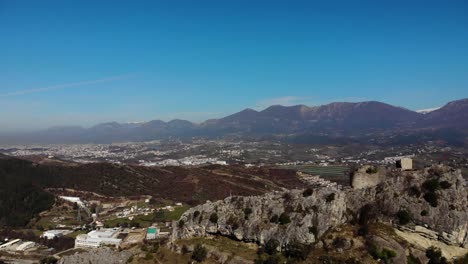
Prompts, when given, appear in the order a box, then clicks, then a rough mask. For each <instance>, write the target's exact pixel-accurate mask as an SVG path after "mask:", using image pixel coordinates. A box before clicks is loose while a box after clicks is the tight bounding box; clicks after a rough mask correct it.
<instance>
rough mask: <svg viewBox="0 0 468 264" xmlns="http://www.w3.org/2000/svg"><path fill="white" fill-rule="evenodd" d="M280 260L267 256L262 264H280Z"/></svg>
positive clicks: (277, 257) (275, 256) (274, 256)
mask: <svg viewBox="0 0 468 264" xmlns="http://www.w3.org/2000/svg"><path fill="white" fill-rule="evenodd" d="M280 263H281V258H280V256H278V255H273V256H268V258H267V259H266V260H265V261H264V262H263V264H280Z"/></svg>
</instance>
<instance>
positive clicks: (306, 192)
mask: <svg viewBox="0 0 468 264" xmlns="http://www.w3.org/2000/svg"><path fill="white" fill-rule="evenodd" d="M313 193H314V190H313V189H311V188H307V189H305V190H304V192H302V196H304V197H309V196H311V195H312V194H313Z"/></svg>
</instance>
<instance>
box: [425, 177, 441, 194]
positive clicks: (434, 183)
mask: <svg viewBox="0 0 468 264" xmlns="http://www.w3.org/2000/svg"><path fill="white" fill-rule="evenodd" d="M422 187H423V188H424V189H425V190H427V191H429V192H435V191H436V190H438V189H440V184H439V180H437V179H430V180H427V181H425V182H424V183H423V185H422Z"/></svg>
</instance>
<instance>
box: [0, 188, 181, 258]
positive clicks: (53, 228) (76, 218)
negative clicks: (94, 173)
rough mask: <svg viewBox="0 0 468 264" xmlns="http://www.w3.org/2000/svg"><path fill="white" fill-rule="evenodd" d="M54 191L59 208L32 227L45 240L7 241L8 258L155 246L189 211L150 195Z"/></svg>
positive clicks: (1, 245)
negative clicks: (108, 195)
mask: <svg viewBox="0 0 468 264" xmlns="http://www.w3.org/2000/svg"><path fill="white" fill-rule="evenodd" d="M49 191H50V192H53V193H55V194H56V195H57V196H56V204H55V205H54V208H52V209H51V210H50V211H47V212H43V213H42V214H41V216H40V219H38V220H37V221H36V222H35V223H34V224H33V226H32V228H31V230H32V232H33V233H34V234H35V235H36V236H39V239H40V240H37V238H35V239H34V240H35V241H31V240H28V239H26V238H20V237H7V238H4V239H3V240H2V241H0V251H1V253H2V255H5V256H11V257H14V258H21V259H25V260H27V259H37V258H38V256H41V255H44V256H47V255H53V256H54V257H55V258H61V257H62V256H66V255H71V254H74V253H76V252H82V251H83V250H89V249H95V248H100V247H112V248H117V249H129V248H132V247H134V246H136V245H139V246H141V245H143V244H148V243H150V244H151V243H155V242H158V241H160V240H164V239H167V238H168V236H169V235H170V232H171V227H172V222H173V221H175V220H177V219H178V218H179V217H180V215H181V214H182V213H183V212H185V210H187V209H188V206H187V205H184V204H182V203H179V202H171V201H155V200H154V199H153V198H152V197H150V196H139V197H126V198H124V197H121V198H119V197H117V198H116V197H104V196H102V195H97V194H94V193H88V192H80V191H75V190H70V189H67V190H65V189H57V190H52V189H51V190H49ZM62 194H67V195H62ZM72 195H76V196H72ZM31 230H29V232H31ZM61 243H62V244H66V245H65V249H64V250H58V249H56V248H53V247H47V246H46V245H48V244H51V245H57V244H61ZM59 248H60V249H61V248H62V245H61V246H59Z"/></svg>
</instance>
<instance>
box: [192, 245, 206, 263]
mask: <svg viewBox="0 0 468 264" xmlns="http://www.w3.org/2000/svg"><path fill="white" fill-rule="evenodd" d="M207 255H208V251H207V250H206V248H205V247H204V246H202V245H201V244H197V245H196V246H195V248H194V249H193V252H192V259H193V260H195V261H198V262H203V261H204V260H205V259H206V256H207Z"/></svg>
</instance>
